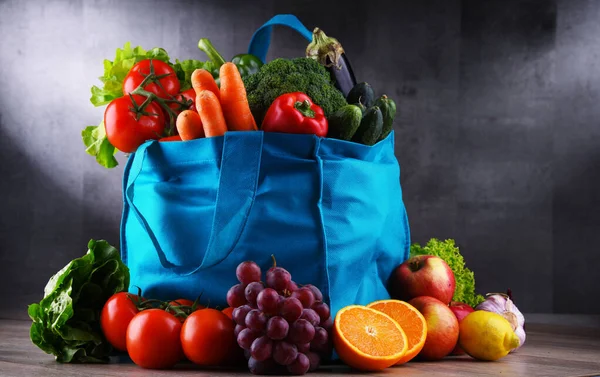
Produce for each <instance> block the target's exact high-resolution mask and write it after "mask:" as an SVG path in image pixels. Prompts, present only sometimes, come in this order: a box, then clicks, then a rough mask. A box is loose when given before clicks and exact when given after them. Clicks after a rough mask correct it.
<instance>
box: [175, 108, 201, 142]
mask: <svg viewBox="0 0 600 377" xmlns="http://www.w3.org/2000/svg"><path fill="white" fill-rule="evenodd" d="M176 125H177V132H179V136H181V140H193V139H198V138H201V137H204V128H203V127H202V120H200V115H198V113H197V112H195V111H192V110H184V111H182V112H180V113H179V115H177V122H176Z"/></svg>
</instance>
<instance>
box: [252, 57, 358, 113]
mask: <svg viewBox="0 0 600 377" xmlns="http://www.w3.org/2000/svg"><path fill="white" fill-rule="evenodd" d="M244 86H245V87H246V93H247V95H248V104H249V105H250V110H252V115H254V119H255V120H256V123H257V124H261V123H262V121H263V118H264V116H265V113H266V112H267V110H268V109H269V107H270V106H271V104H272V103H273V101H274V100H275V99H276V98H277V97H279V96H280V95H282V94H285V93H292V92H302V93H305V94H306V95H308V96H309V97H310V98H311V99H312V101H313V102H314V103H316V104H317V105H319V106H320V107H321V108H323V112H324V113H325V115H326V116H327V117H329V116H331V115H333V113H334V112H335V111H336V110H338V109H339V108H340V107H342V106H345V105H347V102H346V99H345V98H344V95H343V94H342V92H340V91H339V90H337V89H336V88H335V87H334V86H333V83H332V82H331V77H330V75H329V72H327V70H326V69H325V67H323V66H322V65H321V64H319V63H318V62H317V61H316V60H313V59H310V58H295V59H291V60H290V59H282V58H280V59H275V60H272V61H270V62H269V63H267V64H265V65H263V66H262V67H261V69H260V71H258V72H257V73H255V74H253V75H250V76H248V77H245V78H244Z"/></svg>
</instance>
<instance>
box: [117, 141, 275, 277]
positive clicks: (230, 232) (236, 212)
mask: <svg viewBox="0 0 600 377" xmlns="http://www.w3.org/2000/svg"><path fill="white" fill-rule="evenodd" d="M242 134H243V135H242ZM224 138H225V139H224V142H223V152H222V157H221V168H220V174H219V189H218V191H217V199H216V207H215V215H214V218H213V225H212V232H211V235H210V239H209V241H208V246H207V247H206V251H205V253H204V257H203V259H202V263H201V264H200V265H199V266H177V265H175V264H173V263H171V262H170V261H169V260H168V259H167V257H166V255H165V253H164V251H163V249H162V247H161V246H160V243H159V242H158V240H157V238H156V236H155V233H154V232H153V231H152V229H151V227H150V225H149V224H148V221H146V219H145V217H144V215H143V214H142V213H141V212H140V211H139V209H138V208H137V206H136V205H135V203H134V195H133V191H134V190H133V186H134V183H135V181H136V178H137V177H138V175H139V174H140V172H141V170H142V167H143V166H144V160H145V159H146V158H148V154H149V153H151V152H149V149H151V148H153V146H154V147H158V145H157V142H156V141H153V142H150V143H144V144H142V145H141V146H140V147H139V148H138V150H137V151H136V153H135V154H136V155H137V156H139V157H138V158H136V159H135V161H134V162H133V163H132V165H131V168H130V171H129V179H128V180H127V184H126V187H125V199H126V201H127V203H126V204H127V205H129V207H130V209H131V211H132V212H133V214H134V215H135V217H136V218H137V219H138V221H139V222H140V225H141V226H142V227H143V228H144V230H145V231H146V234H147V235H148V236H149V237H150V240H151V241H152V244H153V246H154V248H155V250H156V253H157V254H158V258H159V261H160V264H161V265H162V266H163V267H164V268H168V269H170V270H172V271H173V272H175V273H176V274H178V275H182V276H186V275H191V274H193V273H195V272H197V271H199V270H202V269H205V268H208V267H212V266H214V265H216V264H218V263H219V262H221V261H223V260H224V259H225V258H227V256H228V255H229V254H231V252H232V251H233V249H235V246H236V245H237V243H238V241H239V239H240V237H241V235H242V233H243V231H244V227H245V225H246V222H247V220H248V216H249V214H250V211H251V209H252V205H253V204H254V198H255V195H256V189H257V186H258V177H259V172H260V161H261V156H262V144H263V132H262V131H255V132H227V133H225V136H224ZM241 150H243V151H251V153H240V151H241ZM131 158H133V156H132V157H131ZM190 226H193V224H190Z"/></svg>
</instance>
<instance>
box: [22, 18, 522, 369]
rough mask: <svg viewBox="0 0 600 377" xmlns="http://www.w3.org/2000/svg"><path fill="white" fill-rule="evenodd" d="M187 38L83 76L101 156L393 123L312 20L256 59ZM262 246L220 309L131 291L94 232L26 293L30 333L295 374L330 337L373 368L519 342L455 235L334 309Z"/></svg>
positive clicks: (377, 128) (315, 361) (139, 360)
mask: <svg viewBox="0 0 600 377" xmlns="http://www.w3.org/2000/svg"><path fill="white" fill-rule="evenodd" d="M198 46H199V48H200V49H201V50H202V51H204V52H205V53H206V55H207V57H208V60H207V61H204V62H202V61H198V60H184V61H179V60H175V62H172V61H171V59H170V57H169V56H168V54H167V52H166V51H165V50H163V49H161V48H154V49H152V50H149V51H146V50H144V49H142V48H140V47H135V48H131V46H130V45H129V44H126V45H125V46H124V48H123V49H118V50H117V54H116V56H115V59H114V60H113V61H108V60H106V61H105V62H104V75H103V76H102V77H101V80H102V82H103V85H102V87H93V88H92V98H91V101H92V103H93V104H94V105H96V106H100V105H107V107H106V109H105V112H104V120H103V121H102V122H101V123H100V125H98V126H90V127H87V128H86V129H85V130H84V131H83V132H82V136H83V141H84V143H85V145H86V147H87V152H88V153H89V154H91V155H93V156H95V157H96V160H97V162H98V163H100V164H101V165H102V166H105V167H108V168H111V167H114V166H116V165H117V161H116V159H115V157H114V156H115V152H116V151H117V150H120V151H122V152H126V153H131V152H135V151H136V150H137V148H138V147H139V146H140V145H141V144H143V143H144V142H146V141H147V140H159V141H160V142H174V143H177V142H189V141H190V140H194V139H200V138H209V137H219V136H222V135H224V134H225V133H226V132H228V131H249V132H252V131H256V130H259V129H260V130H262V131H264V132H282V133H295V134H314V135H316V136H317V137H328V138H336V139H341V140H345V141H346V142H353V143H360V144H365V145H368V146H369V145H374V144H375V143H377V142H378V141H381V140H383V139H385V138H386V137H387V136H388V135H389V133H390V132H391V131H392V129H393V122H394V117H395V115H396V104H395V102H394V101H393V100H392V99H390V98H388V97H387V96H386V95H382V96H379V97H377V96H376V95H375V93H374V90H373V88H372V87H371V86H370V85H369V84H367V83H366V82H360V83H356V80H355V77H354V73H353V71H352V68H351V66H350V62H349V60H348V58H347V57H346V55H345V53H344V50H343V48H342V46H341V44H340V43H339V41H337V40H336V39H334V38H331V37H328V36H326V35H325V33H323V31H322V30H320V29H318V28H316V29H315V30H314V32H313V41H312V42H311V43H310V44H309V45H308V46H307V48H306V54H305V56H304V57H298V58H294V59H281V58H280V59H274V60H272V61H270V62H267V63H266V64H263V62H262V61H260V60H259V59H258V58H257V57H255V56H252V55H248V54H240V55H236V56H234V57H233V58H232V59H231V61H230V62H226V61H225V59H224V58H223V57H222V56H221V55H220V54H219V53H218V52H217V51H216V49H215V48H214V46H213V45H212V43H211V42H210V41H209V40H207V39H201V40H200V42H199V44H198ZM365 252H370V251H369V250H365ZM271 257H272V261H273V262H272V266H269V267H270V268H268V270H267V271H266V273H265V274H264V276H263V274H262V270H261V267H260V266H259V264H266V263H267V262H268V263H269V264H270V261H266V260H265V261H257V262H259V263H256V262H254V261H243V262H241V263H240V264H239V265H238V266H237V269H236V271H235V272H234V271H231V274H232V275H231V276H232V277H233V274H234V273H235V276H236V277H237V279H238V281H239V284H236V285H234V286H232V287H231V288H230V289H229V290H228V292H227V295H226V297H223V298H222V300H221V301H223V302H224V301H226V302H227V304H228V305H229V306H228V307H226V308H221V310H219V309H220V308H211V307H210V302H209V301H208V300H206V302H202V301H201V299H202V287H194V289H197V291H198V297H183V298H174V300H167V301H161V300H157V299H155V298H152V297H144V295H143V292H138V293H137V294H133V293H130V291H131V290H132V288H134V287H130V286H129V270H128V268H127V266H125V265H124V264H123V262H122V261H121V259H120V256H119V252H118V251H117V250H116V249H115V248H114V247H112V246H110V245H109V244H108V243H107V242H106V241H94V240H91V241H90V242H89V244H88V252H87V253H86V254H85V255H84V256H82V257H81V258H77V259H75V260H73V261H71V262H70V263H69V264H67V265H66V266H65V267H64V268H63V269H61V270H60V271H59V272H57V273H56V274H55V275H54V276H53V277H52V278H51V279H50V281H49V282H48V284H47V285H46V287H45V289H44V298H43V299H42V300H41V301H40V302H39V303H36V304H32V305H30V306H29V310H28V313H29V316H30V317H31V319H32V321H33V323H32V326H31V331H30V336H31V340H32V342H33V343H34V344H35V345H37V346H38V347H39V348H40V349H42V350H43V351H45V352H47V353H50V354H53V355H55V357H56V360H57V361H59V362H64V363H72V362H73V363H74V362H79V363H101V362H108V361H109V360H110V356H111V355H118V354H120V353H121V354H123V353H126V354H127V355H128V356H129V357H130V358H131V360H132V361H133V362H134V363H135V364H137V365H139V366H140V367H142V368H150V369H166V368H172V367H174V366H175V365H176V364H178V363H180V362H186V360H187V362H191V363H194V364H196V365H198V366H200V367H216V366H232V365H244V366H247V368H248V369H249V370H250V372H251V373H254V374H294V375H302V374H305V373H307V372H311V371H314V370H317V369H318V368H319V366H320V365H321V364H323V363H328V362H330V361H332V355H334V352H333V351H335V354H337V355H338V356H339V358H340V359H341V361H343V362H344V363H346V364H347V365H349V366H350V367H352V368H355V369H357V370H361V371H378V370H382V369H385V368H388V367H391V366H394V365H402V364H405V363H407V362H409V361H411V360H413V359H415V358H417V359H421V360H440V359H443V358H445V357H446V356H449V355H462V354H465V353H466V354H468V355H470V356H471V357H473V358H476V359H481V360H497V359H499V358H502V357H504V356H506V355H507V354H508V353H509V352H512V351H514V350H516V349H518V348H519V347H521V346H522V345H523V343H524V342H525V332H524V317H523V315H522V314H521V313H520V311H519V310H518V309H517V307H516V306H515V305H514V303H513V301H512V298H511V293H510V291H508V292H507V294H503V293H495V294H488V295H487V297H483V296H481V295H479V294H477V293H476V290H475V278H474V274H473V272H472V271H471V270H469V269H468V268H467V267H466V266H465V261H464V258H463V256H462V255H461V254H460V251H459V249H458V247H456V245H455V243H454V241H453V240H445V241H440V240H437V239H431V240H430V241H429V242H428V243H427V244H426V245H425V246H420V245H418V244H414V245H412V246H411V249H410V258H409V259H408V260H407V261H405V262H404V263H402V264H401V265H399V266H394V267H395V269H394V270H393V272H392V274H391V276H389V279H388V292H389V294H390V297H391V298H390V299H386V300H380V301H375V302H372V303H370V304H368V305H366V306H363V305H349V306H346V307H344V308H342V309H341V310H339V311H338V312H337V313H331V312H330V308H329V305H328V303H329V301H328V299H329V298H328V297H327V295H325V296H324V295H323V292H321V291H320V289H319V288H318V287H316V286H315V285H312V284H310V282H301V283H303V284H297V283H296V282H294V281H293V280H292V276H291V274H290V272H289V271H287V270H286V269H285V268H282V267H281V266H277V265H276V260H275V256H271ZM265 259H266V257H265ZM263 267H267V266H266V265H263ZM348 283H349V284H352V283H353V282H348ZM325 293H327V292H325Z"/></svg>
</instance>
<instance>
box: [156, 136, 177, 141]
mask: <svg viewBox="0 0 600 377" xmlns="http://www.w3.org/2000/svg"><path fill="white" fill-rule="evenodd" d="M158 141H181V136H179V135H173V136H166V137H161V138H160V139H158Z"/></svg>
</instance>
